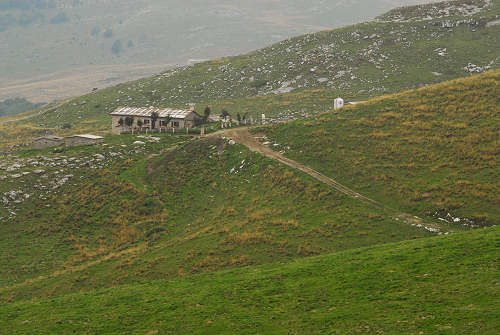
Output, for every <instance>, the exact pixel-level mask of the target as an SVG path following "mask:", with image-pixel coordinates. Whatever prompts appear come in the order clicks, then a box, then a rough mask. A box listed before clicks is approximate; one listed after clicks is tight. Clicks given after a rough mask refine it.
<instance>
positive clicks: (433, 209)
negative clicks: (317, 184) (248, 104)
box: [262, 70, 500, 226]
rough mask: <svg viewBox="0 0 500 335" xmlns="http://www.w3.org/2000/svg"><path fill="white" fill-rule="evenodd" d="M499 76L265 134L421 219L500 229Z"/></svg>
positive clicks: (444, 86) (300, 156) (449, 84)
mask: <svg viewBox="0 0 500 335" xmlns="http://www.w3.org/2000/svg"><path fill="white" fill-rule="evenodd" d="M499 83H500V71H498V70H497V71H493V72H489V73H486V74H483V75H478V76H474V77H470V78H467V79H461V80H456V81H451V82H447V83H443V84H439V85H436V86H430V87H427V88H422V89H419V90H416V91H409V92H405V93H401V94H396V95H391V96H387V97H382V98H379V99H375V100H371V101H370V102H368V103H365V104H361V105H358V106H355V107H347V108H345V109H343V110H341V111H338V112H334V113H333V112H332V113H326V114H322V115H321V116H319V117H316V118H314V119H307V120H303V121H296V122H292V123H289V124H284V125H279V126H274V127H268V128H262V131H263V132H265V133H266V134H267V135H268V136H269V139H270V140H271V141H272V142H274V143H277V144H279V146H278V147H277V148H278V150H285V151H286V155H287V156H289V157H291V158H293V159H295V160H298V161H300V162H303V163H305V164H308V165H311V166H313V167H314V168H315V169H317V170H318V171H321V172H323V173H324V174H326V175H328V176H331V177H333V178H337V179H339V180H340V181H343V182H344V184H346V185H349V186H351V187H352V188H354V189H356V190H357V191H359V192H361V193H363V194H368V195H370V196H372V197H373V198H375V199H379V200H380V201H381V202H383V203H386V204H393V206H395V207H397V208H400V209H404V210H407V211H409V212H411V213H413V214H415V215H423V216H427V217H434V218H441V219H440V220H447V221H449V222H455V223H456V224H458V225H461V224H473V225H480V226H481V225H492V224H499V222H500V210H499V202H500V198H499V197H498V195H499V194H500V183H499V173H498V166H500V146H499V145H500V142H499V132H498V129H499V128H500V109H499V108H498V106H499V104H500V85H499Z"/></svg>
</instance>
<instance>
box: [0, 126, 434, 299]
mask: <svg viewBox="0 0 500 335" xmlns="http://www.w3.org/2000/svg"><path fill="white" fill-rule="evenodd" d="M163 137H164V138H165V139H164V140H162V141H165V142H164V144H162V143H163V142H162V143H159V144H155V146H153V147H152V148H150V151H147V150H146V149H144V150H145V151H144V152H142V153H140V154H136V153H134V152H132V154H131V156H130V157H129V158H128V159H127V158H126V157H124V159H122V160H118V161H116V162H114V163H112V164H110V165H109V166H107V167H103V168H101V169H99V170H94V171H93V170H92V169H88V170H82V171H81V172H80V173H81V177H80V173H78V175H77V176H76V177H72V178H71V179H70V181H69V182H68V184H67V185H66V186H65V187H66V188H65V189H64V191H63V192H61V193H57V194H51V195H48V196H47V197H44V198H39V197H38V196H37V193H36V192H35V193H34V194H33V195H32V196H31V198H30V199H28V200H26V202H25V203H23V205H22V206H21V205H20V206H19V208H18V209H16V211H17V212H18V213H17V217H16V218H15V219H13V220H11V221H9V222H7V223H6V224H3V225H0V232H1V233H0V250H1V251H2V252H1V253H0V255H1V256H0V268H1V275H0V284H1V285H0V286H1V288H0V297H1V298H2V299H3V300H4V301H16V300H20V299H25V298H31V297H44V296H51V295H58V294H62V293H69V292H77V291H79V290H89V289H95V288H102V287H110V286H113V285H118V284H122V283H136V282H149V281H151V280H156V279H161V278H165V277H176V276H185V275H190V274H195V273H199V272H207V271H216V270H220V269H224V268H230V267H241V266H247V265H254V264H264V263H272V262H277V261H289V260H292V259H295V258H302V257H306V256H312V255H319V254H325V253H330V252H334V251H340V250H345V249H350V248H357V247H361V246H369V245H375V244H381V243H388V242H392V241H401V240H407V239H413V238H418V237H426V236H431V235H432V234H431V233H430V232H428V231H426V230H424V229H423V228H420V229H419V228H417V227H413V226H410V225H408V224H404V223H401V222H398V221H396V220H395V219H394V218H392V217H391V216H390V215H388V214H387V213H384V212H383V211H382V210H380V209H377V208H372V207H370V206H369V205H366V204H363V203H359V202H357V201H356V200H353V199H350V198H348V197H347V196H344V195H342V194H340V193H337V192H336V191H333V190H331V189H328V188H327V187H326V186H324V185H321V184H319V183H318V182H317V181H315V180H312V179H311V178H309V177H308V176H305V175H303V174H301V173H298V172H294V171H292V170H290V169H288V168H285V167H282V166H281V165H279V164H278V163H275V162H273V161H271V160H269V159H267V158H264V157H262V156H260V155H258V154H256V153H252V152H250V151H249V150H248V149H246V148H245V147H243V146H239V145H229V144H228V143H227V142H226V141H225V140H222V139H207V140H203V141H194V142H186V143H184V144H183V146H181V147H180V148H177V149H176V150H171V151H168V152H165V153H164V154H158V152H161V150H165V149H160V148H161V146H162V145H163V147H164V148H168V144H171V143H173V141H167V139H168V138H169V135H163ZM130 138H132V136H130ZM110 139H112V140H114V139H122V137H111V138H110ZM129 141H132V139H129ZM174 143H175V141H174ZM94 150H97V148H95V149H94ZM112 150H116V148H115V149H112ZM127 150H130V149H127ZM157 150H160V151H157ZM167 150H168V149H167ZM65 156H66V157H67V158H66V159H70V158H69V157H71V156H73V154H72V153H71V151H69V152H68V151H67V152H65ZM106 156H108V154H106ZM28 177H29V175H27V176H26V177H24V178H28ZM7 185H8V184H7ZM47 204H49V205H50V207H47Z"/></svg>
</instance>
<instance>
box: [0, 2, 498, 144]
mask: <svg viewBox="0 0 500 335" xmlns="http://www.w3.org/2000/svg"><path fill="white" fill-rule="evenodd" d="M499 14H500V2H499V0H493V1H486V0H459V1H451V2H446V3H444V4H441V5H424V6H419V7H404V8H403V9H400V10H398V11H395V12H390V13H388V14H386V15H385V16H382V17H380V18H379V19H378V20H376V21H373V22H367V23H362V24H358V25H354V26H349V27H346V28H342V29H336V30H331V31H323V32H318V33H314V34H310V35H304V36H300V37H296V38H291V39H288V40H285V41H282V42H280V43H277V44H274V45H272V46H269V47H267V48H264V49H261V50H258V51H255V52H252V53H249V54H245V55H241V56H236V57H228V58H221V59H217V60H214V61H209V62H203V63H199V64H196V65H193V66H188V67H182V68H177V69H174V70H171V71H168V72H165V73H162V74H159V75H156V76H154V77H150V78H145V79H143V80H138V81H135V82H130V83H126V84H123V85H120V86H118V87H113V88H109V89H105V90H102V91H99V92H97V93H93V94H89V95H86V96H83V97H80V98H76V99H74V100H72V101H70V102H68V103H66V104H64V105H63V106H61V107H60V108H58V109H56V110H54V111H52V112H50V113H45V114H43V115H41V116H39V117H36V118H33V119H31V120H30V121H26V122H29V123H30V124H31V125H34V126H36V127H43V128H45V127H46V128H49V129H50V130H51V131H52V132H56V133H57V132H61V129H60V128H61V127H62V126H63V125H64V124H70V125H72V126H73V128H74V131H81V130H82V129H85V130H93V131H95V130H109V123H110V118H109V116H108V113H109V112H110V111H112V110H113V109H114V108H115V107H116V106H120V105H131V106H145V105H155V106H171V107H186V106H187V104H188V103H197V105H198V108H199V109H200V110H201V109H203V108H204V107H205V105H212V106H213V107H214V108H215V112H216V113H220V112H221V110H222V108H226V109H228V110H229V112H230V113H232V114H233V116H234V114H235V113H236V112H238V111H243V112H244V111H247V112H249V113H250V114H252V115H253V116H254V117H260V114H261V112H262V104H261V105H252V104H250V105H248V106H246V107H245V110H243V108H240V107H239V105H240V102H241V99H245V98H248V97H252V96H265V95H270V96H271V98H270V99H267V100H266V101H269V100H271V104H272V105H274V106H276V105H278V106H276V108H266V112H267V115H268V116H269V117H278V115H279V116H280V117H292V118H297V117H300V116H301V115H303V114H311V113H314V112H317V111H325V110H328V109H330V108H331V107H332V100H333V98H335V97H337V96H343V97H345V98H346V99H347V100H350V101H353V100H354V101H356V100H365V99H367V98H368V97H375V96H380V95H382V94H387V93H395V92H400V91H402V90H405V89H411V88H416V87H420V86H422V85H425V84H432V83H438V82H441V81H445V80H450V79H454V78H458V77H464V76H467V75H469V74H471V73H477V72H484V71H486V70H488V69H492V68H498V66H499V64H500V63H499V61H500V58H499V57H500V48H499V47H498V46H499V45H500V40H499V38H500V37H499V36H500V31H499V29H500V25H499V24H497V21H498V18H497V17H498V15H499ZM304 90H319V91H313V92H311V91H309V92H307V93H306V96H307V97H308V98H309V99H308V100H307V101H303V102H298V100H297V99H295V98H296V97H297V96H300V94H301V92H302V91H304ZM286 92H288V93H290V92H292V93H295V94H291V95H288V96H284V97H283V98H282V96H281V95H279V93H286ZM276 94H278V95H276ZM274 99H275V100H274ZM282 99H283V100H285V101H283V104H280V103H279V102H277V101H280V100H282ZM286 101H288V102H286ZM17 130H18V129H14V128H13V127H10V128H9V129H4V130H1V131H2V132H6V131H9V132H14V133H15V132H16V131H17ZM25 140H26V139H25Z"/></svg>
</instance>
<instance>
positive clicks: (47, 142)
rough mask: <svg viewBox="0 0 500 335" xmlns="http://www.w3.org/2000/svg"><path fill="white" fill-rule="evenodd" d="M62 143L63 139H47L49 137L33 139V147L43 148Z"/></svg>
mask: <svg viewBox="0 0 500 335" xmlns="http://www.w3.org/2000/svg"><path fill="white" fill-rule="evenodd" d="M63 144H64V140H62V139H61V140H49V139H45V138H42V139H38V140H35V144H34V145H33V147H34V148H35V149H45V148H50V147H57V146H60V145H63Z"/></svg>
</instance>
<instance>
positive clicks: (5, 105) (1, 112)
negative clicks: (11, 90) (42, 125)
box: [0, 98, 44, 117]
mask: <svg viewBox="0 0 500 335" xmlns="http://www.w3.org/2000/svg"><path fill="white" fill-rule="evenodd" d="M42 105H44V104H43V103H40V104H34V103H31V102H29V101H28V100H26V99H23V98H17V99H7V100H5V101H0V117H3V116H8V115H15V114H21V113H24V112H27V111H30V110H33V109H36V108H38V107H40V106H42Z"/></svg>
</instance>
